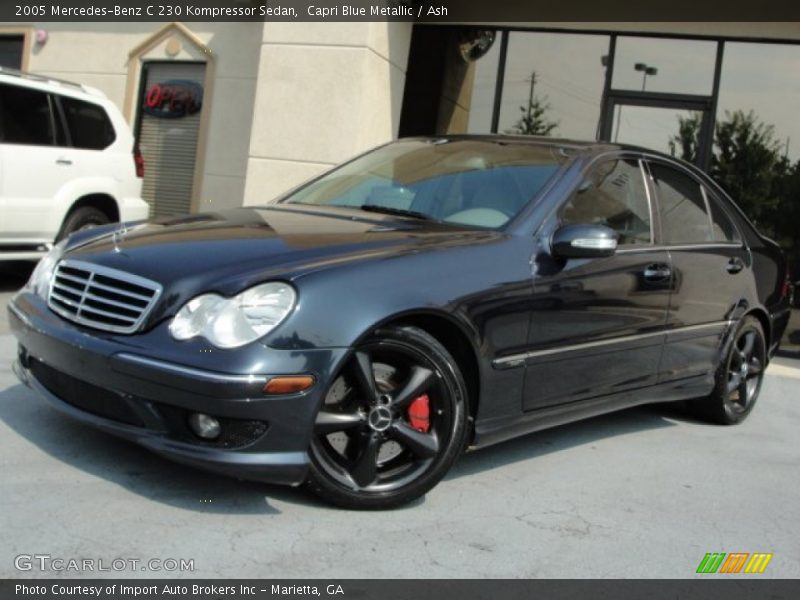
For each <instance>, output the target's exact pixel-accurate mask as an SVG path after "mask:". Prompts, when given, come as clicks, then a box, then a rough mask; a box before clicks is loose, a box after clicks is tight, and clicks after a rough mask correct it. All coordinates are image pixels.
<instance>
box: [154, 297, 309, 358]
mask: <svg viewBox="0 0 800 600" xmlns="http://www.w3.org/2000/svg"><path fill="white" fill-rule="evenodd" d="M296 300H297V294H296V292H295V291H294V288H293V287H292V286H290V285H289V284H287V283H281V282H270V283H262V284H261V285H257V286H255V287H251V288H250V289H248V290H245V291H243V292H242V293H241V294H238V295H236V296H234V297H233V298H223V297H222V296H219V295H217V294H203V295H201V296H196V297H195V298H192V299H191V300H189V302H187V303H186V304H184V305H183V307H181V309H180V310H179V311H178V314H176V315H175V317H174V318H173V319H172V322H171V323H170V324H169V332H170V333H171V334H172V337H174V338H175V339H176V340H188V339H190V338H193V337H197V336H198V335H202V336H203V337H204V338H206V339H207V340H208V341H209V342H211V344H213V345H214V346H217V347H218V348H238V347H239V346H244V345H245V344H249V343H250V342H252V341H254V340H257V339H258V338H260V337H264V336H265V335H267V334H268V333H269V332H270V331H272V330H273V329H275V327H277V326H278V325H279V324H280V323H281V321H283V320H284V319H285V318H286V317H287V316H288V315H289V313H290V312H292V309H293V308H294V305H295V302H296Z"/></svg>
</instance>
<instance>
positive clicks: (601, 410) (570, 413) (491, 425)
mask: <svg viewBox="0 0 800 600" xmlns="http://www.w3.org/2000/svg"><path fill="white" fill-rule="evenodd" d="M713 387H714V376H713V373H707V374H704V375H697V376H693V377H688V378H686V379H679V380H676V381H669V382H666V383H660V384H657V385H654V386H650V387H647V388H640V389H636V390H629V391H626V392H622V393H619V394H612V395H608V396H598V397H596V398H591V399H589V400H580V401H578V402H571V403H569V404H562V405H558V406H549V407H545V408H541V409H539V410H533V411H529V412H525V413H522V414H520V415H517V416H514V417H504V418H502V419H486V420H483V421H478V422H477V423H476V424H475V437H474V439H473V442H472V445H471V446H470V448H482V447H485V446H491V445H492V444H497V443H499V442H504V441H506V440H509V439H511V438H515V437H518V436H521V435H525V434H526V433H532V432H534V431H540V430H542V429H549V428H551V427H557V426H559V425H565V424H566V423H573V422H575V421H580V420H582V419H588V418H591V417H596V416H598V415H603V414H606V413H610V412H615V411H618V410H624V409H626V408H632V407H634V406H640V405H642V404H653V403H656V402H675V401H679V400H689V399H691V398H699V397H702V396H705V395H708V394H709V393H711V390H712V389H713Z"/></svg>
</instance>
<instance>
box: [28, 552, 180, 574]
mask: <svg viewBox="0 0 800 600" xmlns="http://www.w3.org/2000/svg"><path fill="white" fill-rule="evenodd" d="M14 568H15V569H17V570H18V571H50V572H56V573H103V572H116V573H120V572H125V571H128V572H130V571H153V572H162V573H163V572H175V571H177V572H187V571H189V572H191V571H194V559H193V558H121V557H117V558H71V557H61V556H52V555H50V554H19V555H17V556H15V557H14Z"/></svg>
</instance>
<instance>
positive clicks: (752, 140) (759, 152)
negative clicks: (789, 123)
mask: <svg viewBox="0 0 800 600" xmlns="http://www.w3.org/2000/svg"><path fill="white" fill-rule="evenodd" d="M701 119H702V116H701V114H700V113H693V114H692V115H691V116H689V117H678V134H677V135H676V136H674V137H673V138H672V139H671V140H670V141H669V148H670V152H671V154H672V155H673V156H679V157H680V158H682V159H683V160H686V161H689V162H696V160H697V156H698V148H699V138H700V125H701ZM784 163H786V161H784V159H783V158H782V157H781V155H780V144H779V142H778V141H776V140H775V137H774V128H773V127H772V125H767V124H766V123H764V122H763V121H761V120H759V119H758V117H756V115H755V113H754V112H753V111H750V112H748V113H745V112H744V111H741V110H737V111H734V112H729V111H726V112H725V118H724V119H723V120H720V121H717V126H716V128H715V130H714V152H713V154H712V156H711V167H710V169H709V175H711V176H712V177H713V178H714V179H716V180H717V182H718V183H719V184H720V185H721V186H722V187H723V188H725V189H726V190H727V191H728V193H729V194H730V195H731V196H732V197H733V198H734V199H735V200H736V202H737V203H738V204H739V206H740V207H741V209H742V210H743V211H744V212H745V214H747V216H749V217H750V218H751V219H752V220H753V221H755V222H758V223H760V224H761V225H762V226H763V225H772V223H765V222H764V218H765V217H767V216H768V215H770V214H772V213H774V208H775V206H776V205H777V203H778V201H777V196H776V195H775V192H776V191H777V187H776V184H777V178H779V177H780V176H782V175H784V174H785V173H787V172H788V163H787V164H784ZM773 230H774V228H773Z"/></svg>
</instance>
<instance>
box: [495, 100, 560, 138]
mask: <svg viewBox="0 0 800 600" xmlns="http://www.w3.org/2000/svg"><path fill="white" fill-rule="evenodd" d="M519 110H520V111H521V112H522V116H521V117H520V119H519V121H517V122H516V124H515V125H514V126H513V127H512V128H511V129H508V130H506V133H512V134H522V135H550V134H551V133H552V132H553V130H554V129H555V128H556V127H558V121H549V120H547V118H546V117H545V115H546V113H547V111H548V110H550V104H549V103H548V102H546V101H543V100H540V99H539V98H537V97H536V96H534V97H533V99H532V100H531V105H530V107H525V106H520V107H519Z"/></svg>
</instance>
